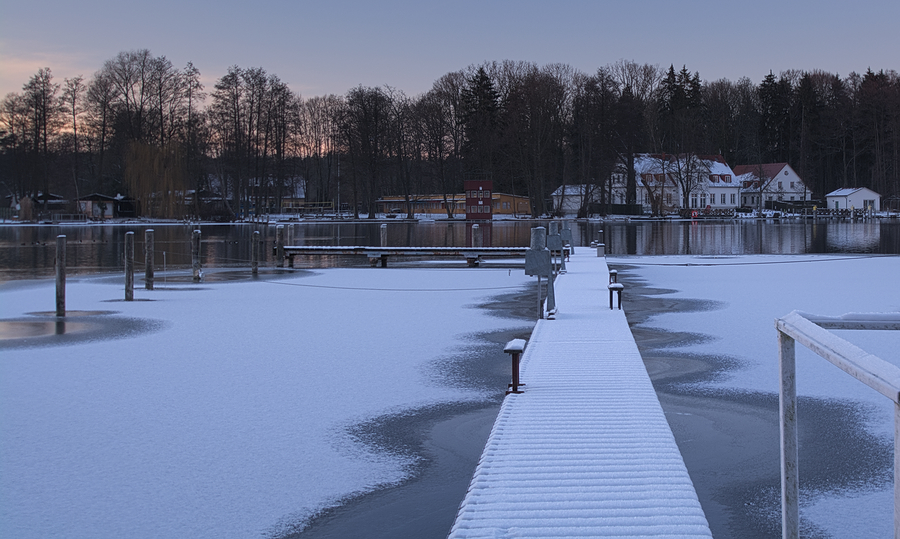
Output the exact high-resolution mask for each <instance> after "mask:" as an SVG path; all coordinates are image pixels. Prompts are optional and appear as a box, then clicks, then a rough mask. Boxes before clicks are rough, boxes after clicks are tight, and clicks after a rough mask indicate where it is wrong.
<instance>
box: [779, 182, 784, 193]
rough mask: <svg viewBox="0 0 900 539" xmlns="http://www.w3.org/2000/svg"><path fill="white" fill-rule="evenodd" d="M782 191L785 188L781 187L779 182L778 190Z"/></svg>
mask: <svg viewBox="0 0 900 539" xmlns="http://www.w3.org/2000/svg"><path fill="white" fill-rule="evenodd" d="M782 189H783V187H782V186H781V182H778V190H779V191H780V190H782Z"/></svg>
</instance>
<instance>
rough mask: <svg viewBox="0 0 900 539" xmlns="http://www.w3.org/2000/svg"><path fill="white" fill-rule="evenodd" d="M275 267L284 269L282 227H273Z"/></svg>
mask: <svg viewBox="0 0 900 539" xmlns="http://www.w3.org/2000/svg"><path fill="white" fill-rule="evenodd" d="M275 265H276V266H278V267H279V268H283V267H284V225H278V226H276V227H275Z"/></svg>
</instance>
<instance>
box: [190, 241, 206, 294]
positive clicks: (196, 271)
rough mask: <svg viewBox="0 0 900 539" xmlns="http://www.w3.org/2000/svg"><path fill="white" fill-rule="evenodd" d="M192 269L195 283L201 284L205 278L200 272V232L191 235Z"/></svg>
mask: <svg viewBox="0 0 900 539" xmlns="http://www.w3.org/2000/svg"><path fill="white" fill-rule="evenodd" d="M191 268H192V270H193V277H194V282H195V283H199V282H200V278H201V277H203V274H202V272H201V271H200V231H199V230H194V233H193V234H192V235H191Z"/></svg>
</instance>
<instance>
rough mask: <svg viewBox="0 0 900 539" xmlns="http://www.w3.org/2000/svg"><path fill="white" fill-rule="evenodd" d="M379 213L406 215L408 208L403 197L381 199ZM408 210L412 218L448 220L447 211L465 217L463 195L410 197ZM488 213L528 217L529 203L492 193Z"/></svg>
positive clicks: (529, 213)
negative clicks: (416, 215)
mask: <svg viewBox="0 0 900 539" xmlns="http://www.w3.org/2000/svg"><path fill="white" fill-rule="evenodd" d="M376 205H377V209H376V211H378V212H379V213H386V214H396V215H406V214H407V213H409V211H408V210H409V208H408V205H407V202H406V197H405V196H403V195H390V196H383V197H381V198H379V199H378V200H377V201H376ZM409 206H412V213H413V214H425V215H435V216H440V215H443V216H447V215H448V213H447V208H448V207H449V208H450V211H451V212H452V213H453V217H459V218H462V217H465V216H466V193H454V194H448V195H446V200H445V195H435V194H431V195H410V197H409ZM490 207H491V213H492V214H493V215H509V216H514V217H529V216H531V201H530V200H529V199H528V197H525V196H520V195H510V194H507V193H497V192H492V193H491V205H490Z"/></svg>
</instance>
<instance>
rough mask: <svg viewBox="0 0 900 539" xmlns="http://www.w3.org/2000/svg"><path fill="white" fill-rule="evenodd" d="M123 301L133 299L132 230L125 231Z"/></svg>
mask: <svg viewBox="0 0 900 539" xmlns="http://www.w3.org/2000/svg"><path fill="white" fill-rule="evenodd" d="M125 301H134V232H126V233H125Z"/></svg>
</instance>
